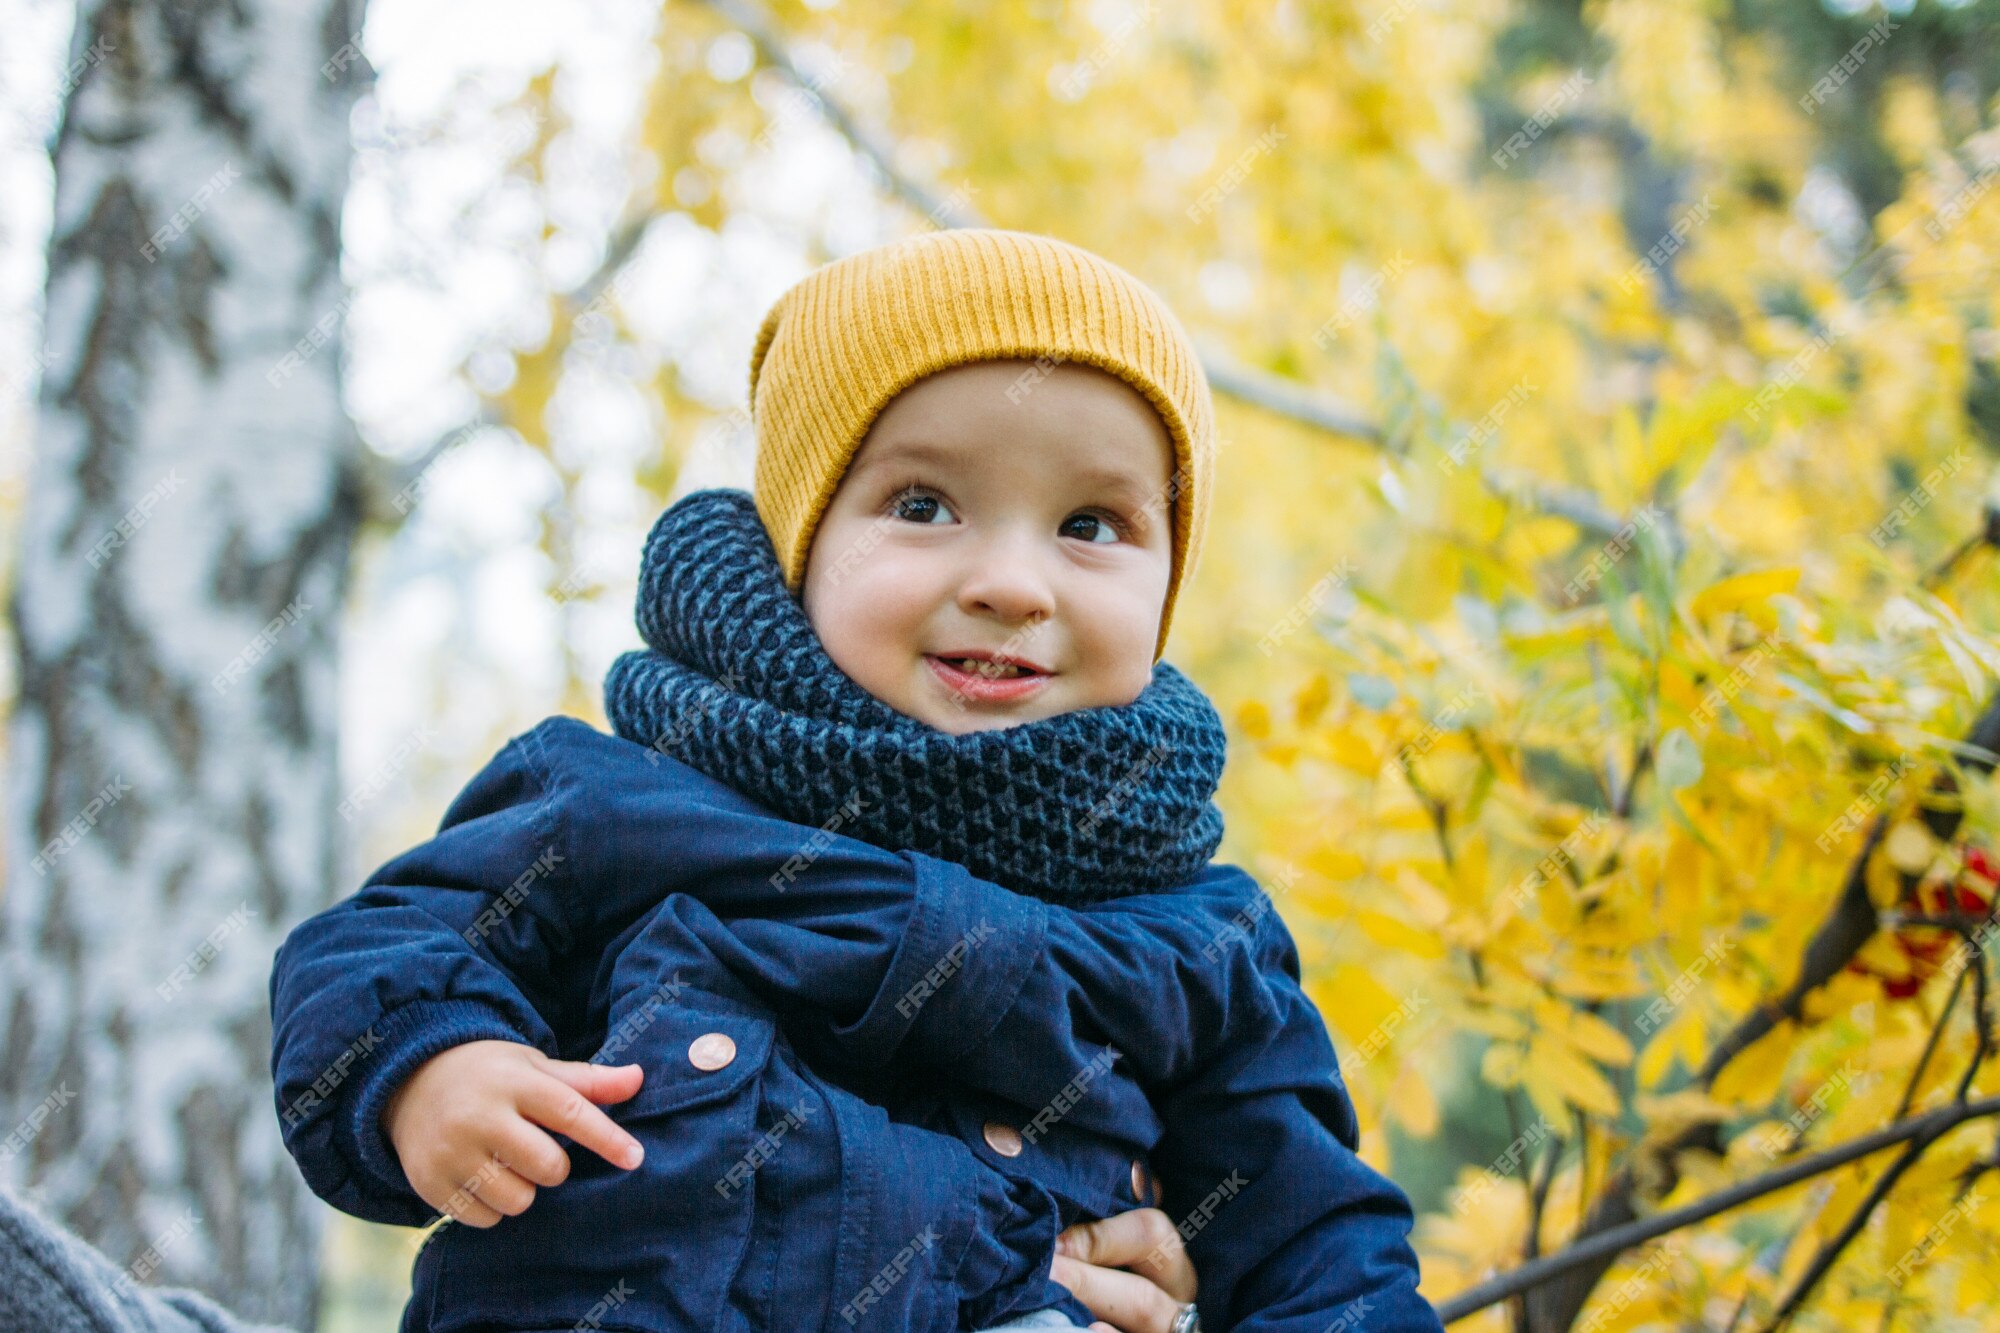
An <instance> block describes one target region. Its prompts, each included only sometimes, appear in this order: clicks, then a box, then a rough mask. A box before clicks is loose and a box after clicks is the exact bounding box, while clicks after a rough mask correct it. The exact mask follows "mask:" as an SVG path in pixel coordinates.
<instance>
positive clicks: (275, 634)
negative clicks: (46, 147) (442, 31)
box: [0, 0, 368, 1328]
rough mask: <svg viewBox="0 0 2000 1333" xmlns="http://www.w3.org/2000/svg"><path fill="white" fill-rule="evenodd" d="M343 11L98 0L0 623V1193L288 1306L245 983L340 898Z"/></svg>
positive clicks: (345, 555) (292, 1209)
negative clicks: (3, 705)
mask: <svg viewBox="0 0 2000 1333" xmlns="http://www.w3.org/2000/svg"><path fill="white" fill-rule="evenodd" d="M363 4H364V0H292V2H291V3H281V0H233V3H230V4H198V3H185V2H170V0H122V2H121V0H87V2H86V3H84V4H82V5H81V6H80V13H79V16H78V20H77V29H76V35H75V37H74V39H73V40H72V43H71V57H72V59H71V64H70V66H69V70H68V74H67V77H66V78H65V81H64V88H65V90H66V107H65V115H64V118H63V123H62V128H61V131H60V133H59V135H58V137H57V140H56V145H55V150H54V161H55V222H54V228H53V233H52V239H51V242H50V247H49V272H48V302H47V327H46V354H47V368H46V371H45V373H44V380H43V385H42V391H41V399H40V404H39V410H38V416H37V427H38V430H37V441H36V456H35V459H34V462H33V467H32V471H31V474H30V478H29V482H28V491H27V495H26V498H25V503H24V505H23V506H22V508H23V513H24V521H23V525H22V533H21V550H20V558H19V564H18V582H17V584H16V587H15V589H14V592H13V604H12V615H13V623H14V626H15V631H16V635H17V638H18V652H19V663H18V666H19V682H18V683H19V697H18V701H17V704H16V707H15V711H14V714H13V717H12V719H11V721H10V724H9V732H8V753H7V779H8V805H7V813H6V820H7V823H6V835H7V836H6V875H7V878H6V885H5V890H4V893H5V898H4V902H0V909H4V910H0V1134H5V1135H6V1136H7V1137H6V1138H5V1139H4V1141H0V1178H5V1179H6V1180H8V1181H9V1182H11V1183H13V1184H15V1185H16V1186H17V1187H23V1188H25V1189H26V1190H27V1192H29V1193H30V1194H31V1196H33V1197H36V1198H37V1199H38V1200H39V1201H40V1203H41V1204H42V1206H43V1208H44V1210H45V1211H46V1212H48V1213H49V1214H50V1215H52V1216H54V1217H57V1218H59V1219H60V1220H62V1221H63V1222H65V1223H67V1224H68V1225H69V1226H71V1227H72V1228H74V1229H75V1230H76V1231H77V1232H79V1233H80V1234H81V1235H83V1236H84V1237H85V1238H87V1239H88V1240H90V1241H92V1242H93V1243H95V1244H96V1245H97V1246H98V1247H99V1248H101V1249H102V1250H103V1251H104V1252H105V1253H106V1254H107V1255H108V1256H109V1257H110V1258H111V1259H112V1261H113V1262H114V1263H124V1264H126V1265H128V1271H129V1272H130V1273H131V1274H132V1275H133V1277H134V1278H135V1279H138V1280H141V1281H161V1282H167V1283H173V1284H176V1285H180V1284H185V1285H189V1286H194V1287H198V1288H200V1289H202V1290H204V1291H206V1292H208V1293H209V1294H211V1295H212V1296H214V1297H215V1298H216V1299H218V1300H220V1301H222V1302H223V1303H224V1304H226V1305H227V1306H229V1307H230V1308H231V1309H233V1310H234V1311H235V1312H236V1313H238V1314H239V1315H242V1316H245V1317H247V1318H253V1319H261V1320H270V1321H276V1322H282V1323H285V1324H289V1325H292V1326H294V1327H298V1328H308V1327H311V1326H312V1324H313V1316H314V1307H315V1306H316V1304H317V1296H318V1276H317V1270H318V1257H319V1243H318V1241H319V1226H318V1217H319V1215H320V1214H319V1205H318V1204H317V1203H316V1202H315V1201H314V1200H313V1199H312V1198H311V1196H310V1195H309V1194H308V1193H307V1192H306V1191H305V1188H304V1186H303V1184H302V1183H301V1182H300V1180H299V1178H298V1174H297V1172H296V1170H295V1168H294V1167H293V1166H292V1164H291V1162H290V1161H289V1159H288V1158H287V1157H286V1155H285V1153H284V1150H283V1147H282V1145H281V1143H280V1140H279V1137H278V1118H277V1114H276V1111H275V1109H274V1106H273V1102H272V1094H271V1083H270V1070H269V1052H270V1036H269V1025H270V1016H269V999H268V979H269V973H270V962H271V956H272V953H273V951H274V950H275V948H276V946H277V943H278V941H279V939H280V938H282V934H283V931H284V929H285V928H286V927H287V926H288V925H289V924H290V923H292V922H293V921H295V920H297V919H298V918H299V917H300V916H302V915H304V914H305V913H307V912H309V911H312V910H317V909H318V908H319V907H321V906H323V905H324V904H325V903H326V902H327V901H328V900H329V898H330V896H331V895H332V893H333V892H334V889H335V886H336V885H337V884H339V883H344V882H345V880H346V879H347V878H348V877H349V876H348V875H347V873H346V871H347V867H348V856H349V854H348V853H347V851H346V849H345V847H344V845H343V841H342V838H341V837H340V835H341V834H342V833H343V832H344V831H345V827H344V825H343V824H342V823H341V821H339V820H337V819H336V818H335V809H336V807H337V805H338V803H339V801H340V794H339V792H338V790H337V788H338V781H339V779H338V772H337V769H336V759H337V748H336V743H335V741H336V731H335V723H336V706H337V698H336V680H337V675H336V657H335V652H336V646H337V630H338V625H339V615H340V607H341V602H342V594H343V592H344V589H345V585H346V579H347V568H348V561H349V550H350V546H351V544H352V541H353V537H354V534H355V530H356V527H357V525H358V523H359V521H360V517H361V506H360V472H359V469H360V457H359V450H358V446H357V441H356V440H355V437H354V434H353V430H352V427H351V426H350V424H349V423H348V421H347V419H346V417H345V415H344V413H343V410H342V406H341V398H340V391H339V387H340V375H339V360H340V357H339V333H340V327H341V323H342V319H343V316H344V314H345V310H346V300H345V297H344V289H343V287H342V284H341V279H340V271H339V246H338V239H339V220H340V206H341V200H342V196H343V194H344V192H345V189H346V183H347V172H348V163H349V147H348V145H349V134H348V113H349V110H350V107H351V106H352V103H353V100H354V97H355V94H356V92H357V91H358V89H359V88H360V86H362V84H363V82H364V81H365V79H366V77H367V75H368V68H367V66H366V64H365V62H363V61H362V60H361V59H360V56H359V46H358V42H359V38H358V32H359V29H360V25H361V19H362V9H363Z"/></svg>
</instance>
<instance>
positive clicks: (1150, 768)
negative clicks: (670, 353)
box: [604, 488, 1225, 901]
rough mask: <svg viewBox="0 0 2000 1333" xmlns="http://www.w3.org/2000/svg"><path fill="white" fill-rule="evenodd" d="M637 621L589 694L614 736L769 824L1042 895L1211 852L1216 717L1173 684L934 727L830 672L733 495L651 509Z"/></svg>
mask: <svg viewBox="0 0 2000 1333" xmlns="http://www.w3.org/2000/svg"><path fill="white" fill-rule="evenodd" d="M638 622H639V634H640V637H642V638H643V639H644V640H645V641H646V642H647V644H649V645H650V648H648V649H644V650H635V651H633V652H628V653H625V654H623V655H622V656H620V657H619V658H618V660H617V661H616V662H614V663H613V664H612V667H611V670H610V672H609V673H608V674H607V675H606V677H605V681H604V706H605V711H606V713H607V714H608V715H609V717H610V719H611V724H612V726H613V728H614V729H615V730H616V731H617V733H618V735H620V736H622V737H624V738H625V739H627V740H631V741H636V742H638V743H639V744H641V745H646V746H651V747H654V748H656V749H658V750H659V751H660V752H662V753H663V754H668V755H671V756H673V757H674V758H676V759H679V760H680V761H682V762H683V763H686V764H688V765H689V766H691V767H693V768H696V769H698V770H700V771H701V772H702V773H705V774H707V775H708V776H709V777H711V778H714V779H716V780H717V781H719V782H724V783H727V784H728V785H730V786H732V787H734V788H736V789H737V790H738V791H740V792H742V793H743V794H744V795H746V796H749V797H750V798H751V799H753V800H755V801H757V802H759V803H760V804H762V805H764V806H767V807H768V808H770V809H772V810H774V811H776V812H777V813H779V814H781V815H783V816H785V817H786V818H787V819H792V820H795V821H797V822H799V823H801V824H808V825H813V826H816V827H822V828H828V829H831V830H832V831H834V832H837V833H840V834H844V835H846V836H849V837H856V838H861V839H863V840H865V841H867V842H870V843H873V844H875V845H876V846H879V847H883V848H887V849H889V850H891V851H901V850H904V849H906V848H907V849H909V850H913V851H919V852H924V853H926V854H928V855H931V856H935V857H939V858H941V859H943V860H948V861H956V862H958V863H959V864H960V865H963V866H965V867H966V868H967V869H969V870H971V871H972V873H973V874H975V875H978V876H979V877H980V878H982V879H988V880H992V881H994V882H995V883H998V884H1002V885H1005V886H1006V887H1008V888H1011V889H1015V890H1018V891H1020V892H1023V893H1031V894H1034V895H1036V896H1038V897H1042V898H1047V899H1052V900H1058V901H1073V900H1076V899H1092V898H1108V897H1116V896H1118V895H1121V894H1126V893H1133V892H1138V891H1142V890H1152V889H1161V888H1167V887H1171V886H1174V885H1178V884H1182V883H1185V882H1187V881H1188V880H1190V879H1192V878H1194V876H1195V875H1196V874H1197V873H1199V872H1200V870H1201V869H1202V867H1203V866H1205V865H1207V864H1208V861H1209V858H1210V857H1212V856H1213V855H1214V854H1215V849H1216V846H1217V844H1218V843H1219V842H1220V841H1221V840H1222V813H1221V811H1219V810H1218V809H1217V808H1216V806H1215V804H1214V800H1213V797H1214V795H1215V787H1216V783H1217V781H1218V780H1219V779H1220V777H1221V775H1222V762H1223V753H1224V741H1225V738H1224V734H1223V730H1222V720H1221V718H1219V717H1218V716H1217V715H1216V712H1215V708H1214V706H1213V705H1212V704H1210V703H1209V701H1208V698H1207V696H1206V695H1204V694H1203V693H1202V692H1201V691H1200V690H1199V689H1197V688H1196V687H1195V686H1194V684H1193V682H1191V681H1190V680H1188V678H1187V677H1186V676H1184V675H1182V674H1181V673H1180V671H1178V670H1177V669H1175V668H1174V667H1172V666H1169V665H1168V664H1167V663H1166V662H1164V661H1161V662H1159V663H1156V664H1155V665H1154V667H1153V679H1152V683H1151V684H1149V685H1148V686H1147V687H1146V688H1145V690H1144V691H1143V692H1142V693H1141V694H1140V695H1139V697H1138V698H1137V699H1135V700H1133V701H1132V702H1131V703H1129V704H1125V705H1122V706H1119V707H1115V708H1085V709H1079V710H1077V711H1074V712H1070V713H1063V714H1059V715H1057V716H1055V717H1048V718H1042V719H1039V720H1037V721H1033V722H1028V723H1024V724H1022V725H1020V726H1015V727H1008V728H1005V729H1002V730H994V731H975V732H971V733H968V734H966V735H962V736H954V735H951V734H949V733H947V732H943V731H939V730H938V729H936V728H935V727H932V726H931V725H929V724H928V723H925V722H920V721H918V720H917V719H915V718H912V717H909V716H906V715H905V714H903V713H899V712H897V711H896V710H895V709H893V708H891V707H890V706H889V705H888V704H885V703H883V702H882V701H881V700H879V699H877V698H875V697H874V696H873V695H871V694H869V693H868V692H867V691H866V690H864V689H862V688H861V686H859V685H857V684H855V682H854V681H853V680H852V679H851V678H850V677H849V676H848V675H847V674H846V673H845V672H843V671H841V670H840V668H839V667H837V666H835V665H834V663H833V659H832V658H831V657H829V656H828V655H827V652H826V649H825V648H824V647H823V646H822V645H821V643H820V640H819V636H818V635H817V634H816V633H814V631H813V628H812V625H811V623H810V622H809V621H808V620H807V619H806V613H805V608H804V607H803V606H802V605H800V603H799V602H798V600H797V599H796V598H794V597H793V595H792V594H791V592H790V591H789V590H787V589H786V587H785V582H784V575H783V572H782V570H781V569H780V567H779V564H778V557H777V553H776V552H775V551H774V550H773V548H772V545H771V539H770V537H769V535H768V534H767V533H766V532H765V531H764V525H763V524H762V523H761V522H760V521H759V520H758V517H757V509H756V505H755V503H754V501H752V499H751V497H750V494H749V492H747V491H742V490H733V489H719V488H718V489H709V490H701V491H695V492H693V493H691V494H689V495H687V496H685V497H683V498H682V499H681V500H679V501H678V502H676V503H675V504H674V505H672V506H671V507H670V508H668V509H667V511H666V512H665V513H663V514H661V515H660V517H659V520H658V521H657V522H655V523H654V525H653V530H652V533H651V535H650V536H649V537H648V538H647V539H646V551H645V557H644V560H643V562H642V565H641V568H640V574H639V606H638Z"/></svg>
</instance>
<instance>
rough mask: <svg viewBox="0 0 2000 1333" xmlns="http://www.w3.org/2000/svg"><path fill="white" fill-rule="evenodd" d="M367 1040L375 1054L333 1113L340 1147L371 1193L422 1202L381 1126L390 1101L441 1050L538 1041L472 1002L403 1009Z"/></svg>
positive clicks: (379, 1022)
mask: <svg viewBox="0 0 2000 1333" xmlns="http://www.w3.org/2000/svg"><path fill="white" fill-rule="evenodd" d="M364 1040H372V1043H373V1051H372V1054H371V1056H370V1057H369V1058H368V1059H366V1060H365V1061H364V1062H363V1064H362V1067H361V1072H360V1073H358V1074H356V1075H355V1088H354V1091H353V1094H352V1095H351V1096H350V1097H349V1098H348V1105H347V1106H346V1108H345V1109H343V1110H339V1111H336V1112H335V1114H336V1115H339V1116H341V1117H342V1123H341V1129H340V1135H339V1137H340V1139H341V1142H342V1147H343V1148H344V1149H345V1150H346V1153H347V1155H348V1157H349V1158H350V1160H351V1161H352V1162H353V1163H354V1165H355V1168H356V1173H357V1174H358V1175H359V1176H361V1178H362V1179H363V1180H365V1181H366V1182H367V1183H368V1185H369V1186H370V1188H371V1189H374V1190H376V1191H381V1192H386V1193H389V1194H392V1195H395V1196H397V1197H400V1198H405V1199H415V1200H416V1201H417V1202H419V1203H421V1202H422V1200H421V1199H420V1198H419V1197H418V1196H417V1193H416V1191H415V1190H414V1189H412V1188H411V1186H410V1180H409V1177H408V1176H406V1175H405V1174H404V1173H403V1164H402V1161H401V1159H399V1158H398V1157H397V1156H396V1150H395V1147H394V1146H393V1145H392V1144H391V1143H390V1142H389V1134H388V1131H387V1129H385V1128H384V1127H383V1124H382V1111H383V1109H384V1108H385V1107H387V1106H388V1104H389V1098H390V1097H391V1096H392V1095H393V1094H394V1093H395V1091H396V1089H397V1088H399V1087H401V1086H402V1085H403V1081H404V1080H405V1079H407V1078H408V1077H409V1076H410V1075H411V1074H414V1073H415V1072H416V1071H417V1066H419V1065H421V1064H422V1063H423V1062H424V1061H426V1060H428V1059H430V1058H431V1057H432V1056H433V1055H436V1054H438V1053H439V1052H440V1051H446V1050H450V1049H451V1048H452V1047H454V1046H462V1045H464V1044H465V1043H466V1042H468V1041H488V1040H497V1041H518V1042H521V1043H523V1044H525V1045H529V1046H534V1045H536V1042H535V1040H534V1039H533V1038H532V1037H529V1036H526V1035H524V1034H523V1033H522V1032H521V1031H520V1030H519V1029H517V1028H516V1027H515V1026H514V1025H513V1024H512V1023H509V1022H508V1021H507V1020H506V1018H505V1017H503V1016H502V1015H501V1014H500V1012H499V1011H498V1010H496V1009H493V1008H490V1007H489V1006H487V1005H483V1004H480V1003H478V1002H477V1001H473V1000H418V1001H415V1002H413V1003H410V1004H406V1005H403V1006H401V1007H400V1008H397V1009H394V1010H392V1011H390V1012H389V1013H387V1014H385V1015H383V1016H382V1017H381V1018H378V1019H376V1020H375V1021H374V1022H373V1023H371V1024H369V1026H368V1032H367V1034H366V1036H365V1037H364ZM545 1053H546V1054H553V1052H545Z"/></svg>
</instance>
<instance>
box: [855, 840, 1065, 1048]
mask: <svg viewBox="0 0 2000 1333" xmlns="http://www.w3.org/2000/svg"><path fill="white" fill-rule="evenodd" d="M903 855H904V856H907V857H908V858H909V860H910V861H911V863H912V864H913V865H915V867H916V903H915V906H914V907H913V909H912V910H911V913H910V919H909V923H908V925H907V926H906V927H905V929H904V931H903V938H902V940H901V941H900V942H899V943H898V944H897V946H896V953H895V957H894V958H892V959H891V960H890V962H889V970H888V973H887V974H886V975H885V976H884V977H883V979H882V987H881V989H880V990H878V991H877V992H876V993H875V998H874V999H873V1000H872V1001H870V1002H869V1005H868V1010H867V1012H866V1013H864V1014H862V1016H861V1017H860V1019H859V1020H857V1021H856V1022H854V1023H853V1024H851V1025H849V1026H847V1027H844V1028H835V1029H834V1034H835V1035H836V1036H837V1037H838V1038H839V1039H840V1041H841V1042H842V1044H843V1046H844V1047H845V1048H846V1049H847V1050H848V1051H849V1052H850V1053H851V1054H852V1055H854V1056H855V1058H857V1059H859V1060H861V1061H863V1062H864V1063H866V1064H870V1065H883V1064H887V1063H888V1062H889V1061H890V1060H893V1059H897V1058H900V1057H903V1056H914V1057H915V1058H917V1059H920V1060H928V1061H933V1062H935V1061H940V1060H943V1061H949V1060H951V1059H952V1058H953V1057H954V1053H955V1052H958V1051H962V1050H963V1049H964V1048H965V1046H966V1044H967V1043H968V1042H973V1043H976V1042H978V1041H981V1040H983V1039H984V1038H985V1037H986V1036H987V1035H988V1034H989V1033H991V1032H992V1031H993V1029H994V1028H995V1027H997V1026H999V1023H1000V1020H1001V1018H1002V1017H1004V1016H1005V1015H1006V1013H1007V1010H1008V1009H1010V1008H1011V1007H1012V1006H1013V1004H1014V1001H1015V999H1016V998H1017V997H1018V996H1019V995H1020V993H1021V989H1022V987H1023V986H1025V985H1026V984H1027V980H1028V974H1029V972H1030V971H1031V970H1032V969H1033V968H1034V965H1035V960H1036V959H1037V958H1038V957H1040V956H1041V952H1042V946H1043V941H1044V940H1045V939H1046V937H1047V934H1048V918H1049V908H1048V906H1047V904H1045V903H1042V902H1040V901H1038V900H1036V899H1034V898H1030V897H1027V896H1026V895H1024V894H1019V893H1015V892H1013V891H1012V890H1011V889H1005V888H1002V887H1000V886H999V885H997V884H989V883H987V882H986V881H985V880H982V879H978V878H975V877H974V876H973V875H972V874H971V872H969V871H967V870H966V869H965V868H964V867H963V866H960V865H957V864H956V863H953V862H950V861H940V860H937V859H935V858H933V857H929V856H924V855H922V854H920V853H916V852H905V853H903ZM906 1042H907V1043H908V1049H907V1050H905V1049H904V1046H905V1043H906Z"/></svg>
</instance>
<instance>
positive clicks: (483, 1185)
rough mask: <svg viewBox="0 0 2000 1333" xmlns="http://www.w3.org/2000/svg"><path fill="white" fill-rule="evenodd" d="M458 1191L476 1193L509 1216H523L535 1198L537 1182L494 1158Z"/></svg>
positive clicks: (480, 1198)
mask: <svg viewBox="0 0 2000 1333" xmlns="http://www.w3.org/2000/svg"><path fill="white" fill-rule="evenodd" d="M458 1193H459V1195H460V1196H464V1195H467V1194H470V1195H473V1196H475V1197H476V1198H477V1199H478V1201H479V1202H480V1203H483V1204H485V1205H486V1206H487V1207H488V1208H491V1209H492V1210H493V1211H494V1212H496V1213H499V1214H501V1215H503V1216H506V1217H519V1216H520V1215H521V1214H522V1213H525V1212H527V1211H528V1205H529V1204H531V1203H533V1202H534V1201H535V1187H534V1186H533V1185H531V1184H529V1183H528V1182H527V1181H526V1180H524V1179H523V1178H522V1177H521V1175H520V1174H519V1173H518V1172H516V1171H515V1170H514V1169H513V1168H512V1167H507V1166H501V1165H499V1164H498V1163H493V1162H489V1163H488V1164H487V1166H486V1167H485V1168H483V1169H482V1170H481V1171H480V1173H479V1174H478V1175H477V1176H475V1177H473V1178H472V1179H471V1180H470V1181H468V1182H467V1183H466V1184H465V1185H464V1186H463V1187H461V1188H460V1190H459V1191H458ZM496 1220H497V1219H496Z"/></svg>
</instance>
